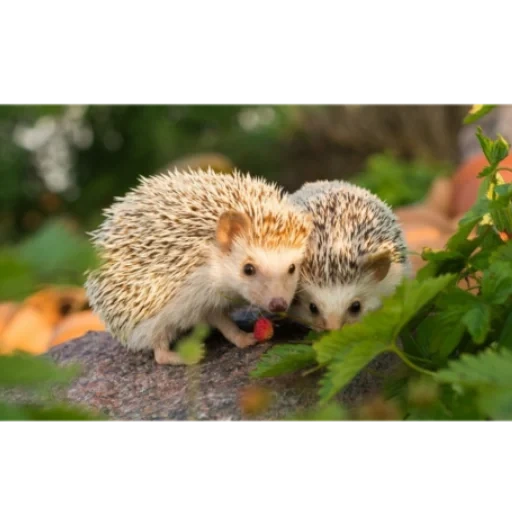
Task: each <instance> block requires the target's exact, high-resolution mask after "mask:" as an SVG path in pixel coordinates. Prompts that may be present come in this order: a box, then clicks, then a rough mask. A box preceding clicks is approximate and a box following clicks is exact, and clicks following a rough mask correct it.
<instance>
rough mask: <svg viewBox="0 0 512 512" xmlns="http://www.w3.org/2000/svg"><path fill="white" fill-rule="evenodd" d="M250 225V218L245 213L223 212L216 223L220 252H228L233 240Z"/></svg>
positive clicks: (247, 229)
mask: <svg viewBox="0 0 512 512" xmlns="http://www.w3.org/2000/svg"><path fill="white" fill-rule="evenodd" d="M250 227H251V220H250V219H249V216H248V215H247V214H246V213H243V212H236V211H232V210H230V211H227V212H224V213H223V214H222V215H221V216H220V217H219V221H218V223H217V243H218V244H219V246H220V248H221V250H222V252H229V250H230V249H231V245H232V244H233V240H234V239H235V238H236V237H237V236H239V235H242V234H244V233H247V232H248V231H249V229H250Z"/></svg>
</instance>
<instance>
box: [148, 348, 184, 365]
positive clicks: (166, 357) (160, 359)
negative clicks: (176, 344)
mask: <svg viewBox="0 0 512 512" xmlns="http://www.w3.org/2000/svg"><path fill="white" fill-rule="evenodd" d="M154 354H155V361H156V363H157V364H170V365H179V364H183V360H182V359H181V357H180V355H179V354H178V353H177V352H173V351H172V350H169V349H168V348H161V347H158V348H155V349H154Z"/></svg>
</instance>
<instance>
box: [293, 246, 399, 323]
mask: <svg viewBox="0 0 512 512" xmlns="http://www.w3.org/2000/svg"><path fill="white" fill-rule="evenodd" d="M362 268H363V269H364V270H363V272H362V273H361V274H359V276H358V277H357V278H356V279H354V280H353V281H352V282H341V281H340V282H339V283H334V284H333V283H330V284H323V285H320V284H315V283H314V282H312V281H311V280H307V279H305V280H303V281H302V283H301V284H300V285H299V290H298V292H297V294H296V296H295V297H294V300H293V303H292V306H291V308H290V311H289V316H290V318H292V319H293V320H295V321H297V322H299V323H302V324H304V325H307V326H309V327H311V328H312V329H314V330H316V331H331V330H337V329H341V328H342V327H343V325H345V324H351V323H354V322H357V321H359V320H360V319H361V318H362V317H363V316H364V315H365V314H366V313H368V312H370V311H375V310H376V309H378V308H380V306H381V304H382V297H385V296H387V295H390V294H391V293H393V291H394V290H395V289H396V287H397V285H398V284H399V283H400V281H401V280H402V279H403V277H404V270H406V267H405V266H404V265H403V264H399V263H392V262H391V261H390V260H389V259H387V256H386V255H385V254H382V255H380V254H379V255H376V256H372V257H370V258H367V260H366V261H365V262H363V264H362Z"/></svg>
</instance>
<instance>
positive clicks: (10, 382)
mask: <svg viewBox="0 0 512 512" xmlns="http://www.w3.org/2000/svg"><path fill="white" fill-rule="evenodd" d="M77 370H78V368H77V367H75V366H66V367H59V366H57V365H56V364H55V363H53V362H52V361H50V360H49V359H46V358H44V357H36V356H32V355H29V354H23V353H14V354H9V355H2V356H0V387H7V388H12V387H18V386H19V387H35V386H37V387H40V386H41V385H48V384H57V383H66V382H69V381H70V380H71V379H72V378H73V377H75V376H76V375H77V373H78V372H77Z"/></svg>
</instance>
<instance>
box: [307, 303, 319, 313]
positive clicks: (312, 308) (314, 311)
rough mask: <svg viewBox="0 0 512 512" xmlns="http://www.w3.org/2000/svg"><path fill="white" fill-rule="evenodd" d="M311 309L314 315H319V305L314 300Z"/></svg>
mask: <svg viewBox="0 0 512 512" xmlns="http://www.w3.org/2000/svg"><path fill="white" fill-rule="evenodd" d="M309 311H311V313H312V314H313V315H318V313H319V311H318V307H317V305H316V304H315V303H314V302H312V303H311V304H310V305H309Z"/></svg>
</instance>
